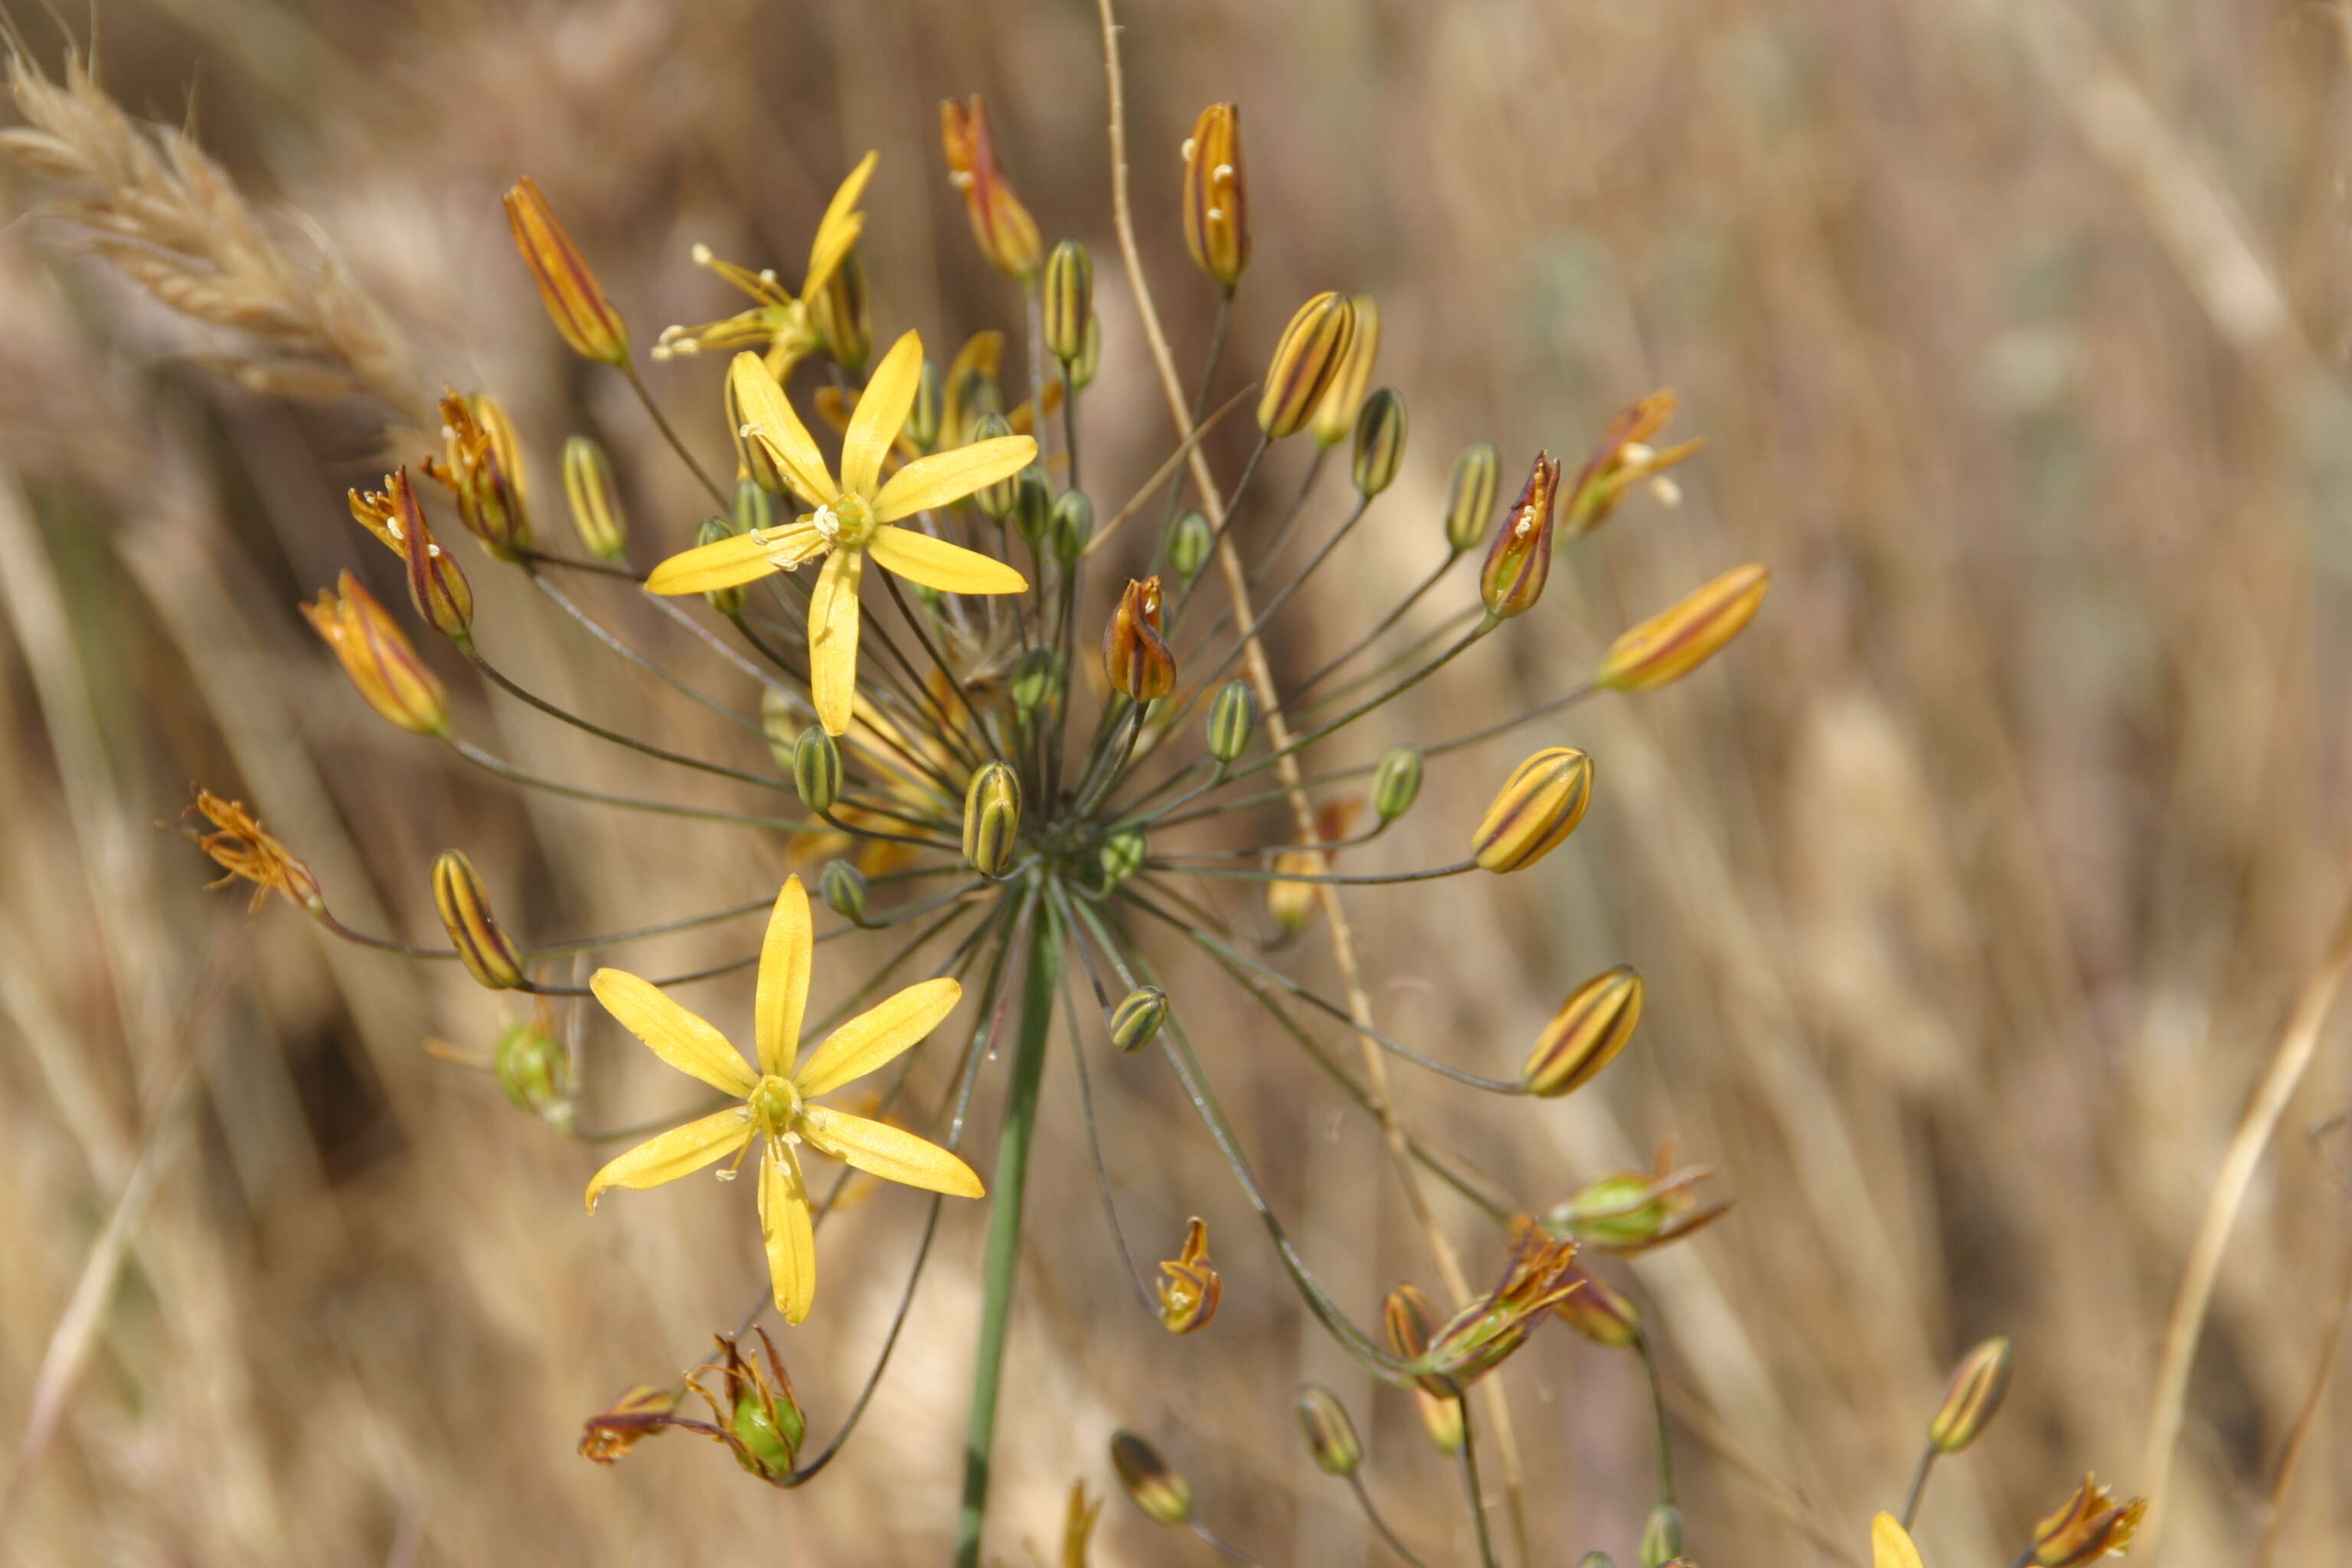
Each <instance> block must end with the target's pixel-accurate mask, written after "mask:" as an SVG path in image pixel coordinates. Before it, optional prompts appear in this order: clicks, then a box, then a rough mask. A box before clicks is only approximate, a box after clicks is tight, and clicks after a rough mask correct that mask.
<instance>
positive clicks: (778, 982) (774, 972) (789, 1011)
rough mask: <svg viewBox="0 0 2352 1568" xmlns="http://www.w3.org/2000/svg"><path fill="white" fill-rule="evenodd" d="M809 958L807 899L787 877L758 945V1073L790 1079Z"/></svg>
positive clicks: (812, 950) (811, 955)
mask: <svg viewBox="0 0 2352 1568" xmlns="http://www.w3.org/2000/svg"><path fill="white" fill-rule="evenodd" d="M815 956H816V948H815V942H814V936H813V935H812V931H811V927H810V924H809V901H808V894H807V892H806V891H805V890H804V889H803V888H802V887H801V879H799V878H798V877H787V878H785V879H784V886H783V889H782V891H781V892H779V893H778V894H777V895H776V907H775V910H773V912H772V913H771V914H770V915H769V916H768V934H767V936H766V938H765V939H764V940H762V941H761V943H760V985H759V993H758V1001H757V1002H756V1003H755V1004H754V1005H753V1010H752V1033H753V1036H754V1037H756V1038H757V1039H758V1041H759V1046H760V1070H761V1072H772V1073H774V1074H776V1075H778V1076H779V1077H782V1078H789V1077H791V1076H792V1070H793V1058H794V1057H795V1056H797V1055H798V1054H799V1052H800V1044H801V1017H802V1016H803V1013H804V1012H805V1011H806V1010H807V1008H808V989H809V967H810V961H811V960H812V959H814V957H815Z"/></svg>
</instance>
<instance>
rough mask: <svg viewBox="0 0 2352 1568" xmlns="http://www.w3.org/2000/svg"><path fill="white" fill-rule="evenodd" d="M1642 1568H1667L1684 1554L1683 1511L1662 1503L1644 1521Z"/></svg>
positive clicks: (1667, 1503)
mask: <svg viewBox="0 0 2352 1568" xmlns="http://www.w3.org/2000/svg"><path fill="white" fill-rule="evenodd" d="M1639 1550H1640V1552H1641V1558H1642V1568H1666V1564H1667V1563H1671V1562H1673V1561H1674V1560H1675V1558H1677V1557H1680V1556H1681V1555H1682V1554H1683V1515H1682V1510H1680V1509H1678V1508H1676V1507H1675V1505H1674V1504H1672V1503H1670V1502H1662V1503H1660V1504H1659V1505H1658V1506H1657V1507H1655V1508H1654V1509H1652V1510H1650V1517H1649V1518H1647V1519H1645V1520H1643V1521H1642V1544H1641V1546H1640V1548H1639Z"/></svg>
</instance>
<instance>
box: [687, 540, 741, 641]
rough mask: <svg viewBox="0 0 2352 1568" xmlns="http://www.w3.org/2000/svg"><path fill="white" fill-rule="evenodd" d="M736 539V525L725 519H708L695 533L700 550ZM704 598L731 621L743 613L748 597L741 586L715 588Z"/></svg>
mask: <svg viewBox="0 0 2352 1568" xmlns="http://www.w3.org/2000/svg"><path fill="white" fill-rule="evenodd" d="M734 537H735V525H734V523H732V522H731V521H729V520H727V519H726V518H723V517H706V518H704V519H703V520H702V526H701V527H700V528H698V529H696V530H695V531H694V542H695V544H696V546H697V547H698V548H699V547H700V546H702V545H705V544H716V543H718V542H719V541H720V540H722V539H732V538H734ZM702 596H703V598H704V599H705V600H706V601H708V602H709V605H710V607H711V608H712V609H714V610H716V611H718V612H719V614H720V615H722V616H728V617H729V618H730V619H731V618H733V617H734V616H740V615H741V614H742V613H743V601H744V598H745V596H746V595H745V594H744V590H743V587H742V585H741V584H737V585H736V586H734V587H732V588H713V589H711V590H710V592H709V593H707V594H705V595H702Z"/></svg>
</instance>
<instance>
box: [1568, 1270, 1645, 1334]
mask: <svg viewBox="0 0 2352 1568" xmlns="http://www.w3.org/2000/svg"><path fill="white" fill-rule="evenodd" d="M1569 1278H1570V1279H1573V1280H1575V1281H1576V1289H1574V1290H1571V1291H1570V1292H1569V1293H1568V1294H1567V1295H1566V1296H1564V1297H1562V1298H1561V1299H1560V1300H1558V1301H1556V1302H1554V1303H1553V1304H1552V1309H1551V1310H1553V1311H1554V1312H1556V1313H1558V1314H1559V1316H1560V1317H1561V1318H1563V1319H1565V1320H1566V1321H1567V1322H1568V1326H1569V1327H1570V1328H1571V1329H1574V1330H1575V1331H1577V1332H1578V1333H1580V1334H1582V1335H1583V1336H1584V1337H1585V1338H1586V1339H1588V1340H1591V1342H1593V1343H1594V1344H1596V1345H1600V1346H1602V1347H1603V1348H1605V1349H1608V1350H1612V1351H1622V1350H1623V1349H1624V1348H1625V1347H1626V1346H1628V1345H1630V1344H1632V1343H1633V1342H1634V1341H1636V1340H1638V1339H1640V1338H1641V1337H1642V1314H1641V1313H1640V1312H1638V1311H1636V1310H1634V1307H1633V1302H1631V1301H1629V1300H1626V1299H1625V1298H1624V1297H1623V1296H1622V1295H1621V1294H1620V1293H1619V1292H1617V1291H1616V1290H1614V1289H1611V1288H1610V1287H1609V1285H1608V1284H1607V1283H1606V1282H1605V1281H1603V1280H1602V1279H1601V1278H1600V1277H1599V1276H1597V1275H1594V1274H1590V1273H1587V1272H1586V1271H1585V1270H1584V1269H1582V1268H1579V1267H1577V1266H1576V1265H1574V1264H1570V1266H1569Z"/></svg>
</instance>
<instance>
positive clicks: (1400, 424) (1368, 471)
mask: <svg viewBox="0 0 2352 1568" xmlns="http://www.w3.org/2000/svg"><path fill="white" fill-rule="evenodd" d="M1404 433H1405V416H1404V394H1403V393H1402V392H1399V391H1398V390H1397V389H1396V388H1395V387H1393V386H1383V387H1381V389H1380V390H1379V391H1378V392H1375V393H1373V394H1372V395H1371V396H1370V397H1368V398H1366V399H1365V400H1364V411H1363V412H1362V413H1361V414H1360V415H1358V416H1356V461H1355V467H1354V469H1353V472H1352V477H1353V478H1354V479H1355V481H1356V493H1357V494H1359V495H1360V496H1362V497H1363V498H1364V499H1365V500H1371V499H1372V498H1373V497H1374V496H1376V495H1378V494H1380V493H1381V491H1382V490H1384V489H1388V488H1389V487H1390V486H1391V485H1392V484H1394V483H1396V477H1397V468H1398V467H1399V465H1401V464H1402V463H1403V461H1404Z"/></svg>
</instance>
